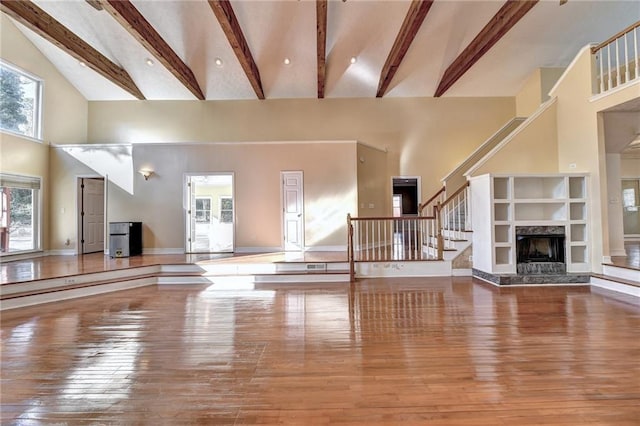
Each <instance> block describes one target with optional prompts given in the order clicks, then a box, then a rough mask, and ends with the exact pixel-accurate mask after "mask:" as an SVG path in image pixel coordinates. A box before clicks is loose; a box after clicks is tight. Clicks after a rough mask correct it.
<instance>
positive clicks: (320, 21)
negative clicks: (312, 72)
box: [316, 0, 327, 99]
mask: <svg viewBox="0 0 640 426" xmlns="http://www.w3.org/2000/svg"><path fill="white" fill-rule="evenodd" d="M316 33H317V55H318V61H317V64H318V99H322V98H324V83H325V74H326V58H327V0H316Z"/></svg>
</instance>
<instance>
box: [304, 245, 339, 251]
mask: <svg viewBox="0 0 640 426" xmlns="http://www.w3.org/2000/svg"><path fill="white" fill-rule="evenodd" d="M304 251H347V246H344V245H341V246H309V247H305V248H304Z"/></svg>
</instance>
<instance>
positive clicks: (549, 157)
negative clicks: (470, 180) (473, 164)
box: [473, 104, 558, 176]
mask: <svg viewBox="0 0 640 426" xmlns="http://www.w3.org/2000/svg"><path fill="white" fill-rule="evenodd" d="M522 126H524V125H522ZM557 172H558V140H557V121H556V105H555V104H554V105H551V106H550V107H549V108H547V109H546V110H545V111H543V112H542V113H541V114H540V115H539V116H537V117H536V118H535V119H534V120H533V121H531V122H530V123H529V124H528V125H527V126H525V127H521V130H520V132H519V133H517V134H516V135H515V136H514V137H513V138H512V139H511V140H510V141H509V142H508V143H507V144H506V145H504V146H503V147H502V148H501V149H500V150H499V151H497V152H496V153H495V154H494V155H493V156H492V157H490V158H489V159H488V160H487V161H486V162H485V163H484V164H483V165H482V166H480V167H479V168H478V169H476V170H475V171H474V173H473V176H480V175H483V174H486V173H557Z"/></svg>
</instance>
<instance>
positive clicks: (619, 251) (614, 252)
mask: <svg viewBox="0 0 640 426" xmlns="http://www.w3.org/2000/svg"><path fill="white" fill-rule="evenodd" d="M610 254H611V256H623V257H624V256H626V255H627V251H626V250H625V249H623V248H622V249H615V250H611V253H610Z"/></svg>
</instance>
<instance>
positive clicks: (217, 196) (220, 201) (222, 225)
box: [185, 173, 235, 253]
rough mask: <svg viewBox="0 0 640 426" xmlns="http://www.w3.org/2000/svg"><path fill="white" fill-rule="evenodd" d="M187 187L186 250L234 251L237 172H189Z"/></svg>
mask: <svg viewBox="0 0 640 426" xmlns="http://www.w3.org/2000/svg"><path fill="white" fill-rule="evenodd" d="M185 188H186V189H185V200H186V203H185V210H186V217H187V220H186V228H187V229H186V245H185V248H186V252H187V253H229V252H233V251H234V249H235V247H234V246H235V229H234V224H235V207H234V205H235V203H234V197H233V173H209V174H197V175H196V174H193V175H192V174H188V175H186V186H185Z"/></svg>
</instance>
